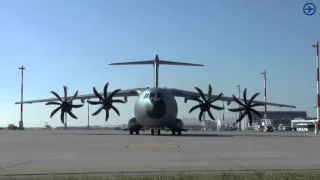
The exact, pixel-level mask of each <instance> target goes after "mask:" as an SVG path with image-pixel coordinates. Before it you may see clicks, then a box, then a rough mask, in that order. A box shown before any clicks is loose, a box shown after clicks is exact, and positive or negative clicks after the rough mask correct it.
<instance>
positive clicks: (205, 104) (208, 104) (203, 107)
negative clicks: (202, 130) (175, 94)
mask: <svg viewBox="0 0 320 180" xmlns="http://www.w3.org/2000/svg"><path fill="white" fill-rule="evenodd" d="M195 89H196V90H197V91H198V92H199V95H200V97H201V99H202V100H200V99H199V98H187V99H190V100H194V101H197V102H199V105H196V106H193V107H192V108H191V109H190V111H189V113H191V112H192V111H194V110H195V109H197V108H200V114H199V121H200V122H201V117H202V114H203V113H204V112H208V114H209V117H210V118H211V119H212V120H215V118H214V117H213V115H212V113H211V111H210V108H213V109H216V110H223V109H224V108H223V107H218V106H215V105H213V104H212V103H213V102H215V101H218V100H219V99H220V98H221V96H222V93H220V94H219V95H218V96H217V97H215V98H211V97H212V87H211V85H210V84H209V90H208V99H206V97H205V95H204V94H203V92H202V91H201V89H199V88H198V87H195Z"/></svg>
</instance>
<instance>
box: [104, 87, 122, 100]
mask: <svg viewBox="0 0 320 180" xmlns="http://www.w3.org/2000/svg"><path fill="white" fill-rule="evenodd" d="M119 91H121V89H116V90H114V91H113V92H112V93H111V94H110V95H109V96H108V98H107V101H110V100H111V99H112V98H113V96H114V95H116V94H117V93H118V92H119Z"/></svg>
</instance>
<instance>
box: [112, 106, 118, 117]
mask: <svg viewBox="0 0 320 180" xmlns="http://www.w3.org/2000/svg"><path fill="white" fill-rule="evenodd" d="M110 107H111V108H112V109H113V110H114V111H115V112H116V113H117V114H118V116H120V112H119V111H118V109H117V108H115V107H114V106H113V105H111V106H110Z"/></svg>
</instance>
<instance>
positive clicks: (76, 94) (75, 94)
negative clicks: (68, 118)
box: [68, 91, 78, 102]
mask: <svg viewBox="0 0 320 180" xmlns="http://www.w3.org/2000/svg"><path fill="white" fill-rule="evenodd" d="M77 96H78V91H76V93H74V95H73V96H72V98H70V99H69V100H68V102H71V101H73V100H74V98H76V97H77Z"/></svg>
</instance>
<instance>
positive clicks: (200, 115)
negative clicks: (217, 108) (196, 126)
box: [199, 111, 203, 122]
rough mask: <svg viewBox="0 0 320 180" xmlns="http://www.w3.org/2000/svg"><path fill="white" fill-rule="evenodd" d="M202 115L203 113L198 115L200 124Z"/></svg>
mask: <svg viewBox="0 0 320 180" xmlns="http://www.w3.org/2000/svg"><path fill="white" fill-rule="evenodd" d="M202 114H203V111H200V113H199V121H200V122H201V121H202V120H201V118H202Z"/></svg>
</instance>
